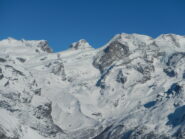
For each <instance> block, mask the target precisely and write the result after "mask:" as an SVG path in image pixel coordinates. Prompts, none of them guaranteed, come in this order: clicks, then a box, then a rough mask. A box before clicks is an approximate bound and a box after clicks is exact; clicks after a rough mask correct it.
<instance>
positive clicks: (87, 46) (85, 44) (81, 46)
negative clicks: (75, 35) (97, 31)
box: [69, 39, 92, 50]
mask: <svg viewBox="0 0 185 139" xmlns="http://www.w3.org/2000/svg"><path fill="white" fill-rule="evenodd" d="M69 47H70V48H71V49H75V50H78V49H92V46H91V45H90V44H89V43H88V42H87V41H86V40H85V39H81V40H79V41H77V42H73V43H72V44H71V45H70V46H69Z"/></svg>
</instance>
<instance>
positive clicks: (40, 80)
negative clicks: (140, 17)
mask: <svg viewBox="0 0 185 139" xmlns="http://www.w3.org/2000/svg"><path fill="white" fill-rule="evenodd" d="M184 138H185V36H180V35H175V34H163V35H160V36H159V37H157V38H155V39H154V38H151V37H149V36H146V35H140V34H126V33H123V34H117V35H115V36H114V37H113V38H112V39H111V40H110V41H109V42H108V43H107V44H105V45H104V46H103V47H101V48H98V49H94V48H93V47H92V46H91V45H90V44H89V43H88V42H87V41H86V40H84V39H82V40H80V41H78V42H75V43H72V44H71V45H70V46H69V49H68V50H65V51H62V52H57V53H54V52H52V49H51V48H50V47H49V45H48V42H47V41H45V40H40V41H34V40H32V41H28V40H16V39H13V38H8V39H4V40H1V41H0V139H184Z"/></svg>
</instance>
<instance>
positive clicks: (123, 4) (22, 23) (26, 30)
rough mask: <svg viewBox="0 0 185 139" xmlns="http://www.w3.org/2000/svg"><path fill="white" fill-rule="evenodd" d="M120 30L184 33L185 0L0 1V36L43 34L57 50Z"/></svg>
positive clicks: (103, 40)
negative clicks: (81, 40)
mask: <svg viewBox="0 0 185 139" xmlns="http://www.w3.org/2000/svg"><path fill="white" fill-rule="evenodd" d="M122 32H125V33H140V34H146V35H150V36H152V37H157V36H158V35H160V34H163V33H175V34H181V35H185V0H0V39H4V38H7V37H13V38H16V39H22V38H24V39H34V40H39V39H46V40H48V41H49V44H50V46H51V47H52V48H53V49H54V51H61V50H64V49H67V48H68V46H69V45H70V44H71V43H72V42H74V41H77V40H79V39H82V38H84V39H86V40H87V41H89V43H90V44H91V45H93V47H95V48H97V47H100V46H102V45H104V44H105V43H106V42H107V41H108V40H109V39H111V38H112V37H113V36H114V35H115V34H117V33H122Z"/></svg>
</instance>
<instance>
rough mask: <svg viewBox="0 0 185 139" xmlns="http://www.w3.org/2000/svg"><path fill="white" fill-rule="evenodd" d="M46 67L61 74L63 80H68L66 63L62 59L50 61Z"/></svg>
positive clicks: (56, 73) (54, 72)
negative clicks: (65, 68)
mask: <svg viewBox="0 0 185 139" xmlns="http://www.w3.org/2000/svg"><path fill="white" fill-rule="evenodd" d="M46 67H48V68H49V70H50V72H51V73H53V74H55V75H58V76H61V77H62V79H63V80H66V75H65V70H64V65H63V62H62V61H61V60H56V61H53V62H50V63H49V64H47V65H46Z"/></svg>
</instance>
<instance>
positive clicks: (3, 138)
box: [0, 127, 19, 139]
mask: <svg viewBox="0 0 185 139" xmlns="http://www.w3.org/2000/svg"><path fill="white" fill-rule="evenodd" d="M0 139H19V137H18V136H17V135H15V136H14V137H9V136H8V135H6V132H5V131H4V130H3V129H2V128H1V127H0Z"/></svg>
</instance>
